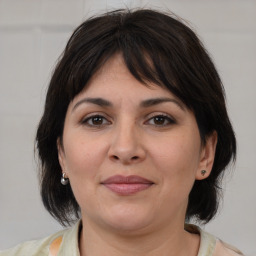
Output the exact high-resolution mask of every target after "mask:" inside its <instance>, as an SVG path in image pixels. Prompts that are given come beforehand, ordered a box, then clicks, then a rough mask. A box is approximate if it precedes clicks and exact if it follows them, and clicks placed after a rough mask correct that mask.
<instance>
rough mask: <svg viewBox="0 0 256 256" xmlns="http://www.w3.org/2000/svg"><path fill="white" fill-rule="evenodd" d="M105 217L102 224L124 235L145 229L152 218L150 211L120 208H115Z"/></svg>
mask: <svg viewBox="0 0 256 256" xmlns="http://www.w3.org/2000/svg"><path fill="white" fill-rule="evenodd" d="M114 208H115V209H112V210H111V211H109V212H108V214H107V216H106V215H105V216H104V217H103V216H102V217H103V218H104V220H103V221H104V222H105V224H107V225H108V226H109V228H112V229H113V230H115V231H116V232H120V233H124V234H125V233H126V232H130V233H131V234H133V233H134V232H139V231H142V230H145V229H147V227H149V226H150V225H151V224H152V222H153V219H154V217H153V216H152V210H151V211H146V209H145V208H144V209H137V207H129V208H128V207H124V208H122V207H120V206H116V207H114Z"/></svg>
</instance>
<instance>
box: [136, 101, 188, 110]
mask: <svg viewBox="0 0 256 256" xmlns="http://www.w3.org/2000/svg"><path fill="white" fill-rule="evenodd" d="M165 102H173V103H175V104H176V105H178V107H179V108H181V109H182V110H185V107H184V106H183V104H181V103H180V102H179V101H177V100H175V99H171V98H153V99H148V100H144V101H142V102H141V103H140V106H141V107H144V108H147V107H151V106H155V105H158V104H161V103H165Z"/></svg>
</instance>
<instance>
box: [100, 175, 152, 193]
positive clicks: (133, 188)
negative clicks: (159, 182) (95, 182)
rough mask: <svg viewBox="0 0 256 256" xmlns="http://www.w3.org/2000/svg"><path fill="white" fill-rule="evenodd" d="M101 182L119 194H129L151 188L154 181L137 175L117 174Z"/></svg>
mask: <svg viewBox="0 0 256 256" xmlns="http://www.w3.org/2000/svg"><path fill="white" fill-rule="evenodd" d="M101 184H102V185H104V186H105V187H106V188H108V189H109V190H111V191H112V192H114V193H116V194H118V195H123V196H128V195H133V194H135V193H138V192H140V191H143V190H146V189H148V188H150V187H151V186H152V185H154V182H153V181H151V180H147V179H145V178H142V177H140V176H136V175H131V176H122V175H115V176H111V177H109V178H108V179H106V180H104V181H103V182H102V183H101Z"/></svg>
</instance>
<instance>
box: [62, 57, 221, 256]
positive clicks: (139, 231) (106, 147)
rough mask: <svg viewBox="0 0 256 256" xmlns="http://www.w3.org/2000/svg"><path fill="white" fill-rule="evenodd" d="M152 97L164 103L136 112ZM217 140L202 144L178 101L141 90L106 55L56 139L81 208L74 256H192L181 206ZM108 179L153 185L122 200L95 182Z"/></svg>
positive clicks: (195, 242)
mask: <svg viewBox="0 0 256 256" xmlns="http://www.w3.org/2000/svg"><path fill="white" fill-rule="evenodd" d="M88 98H90V99H91V98H93V99H95V98H97V99H98V98H101V99H104V100H105V101H108V102H109V103H110V105H109V106H106V105H104V104H103V105H102V102H99V101H97V102H95V101H94V102H91V101H90V102H88ZM156 98H158V99H159V98H161V99H162V98H165V100H164V101H163V102H158V103H157V104H153V105H152V104H148V105H147V106H145V104H144V106H142V102H145V101H147V100H150V99H156ZM166 99H168V101H166ZM151 103H152V102H151ZM93 116H94V118H93ZM95 116H96V117H95ZM216 142H217V135H216V133H213V134H212V136H209V137H208V138H207V141H206V144H205V145H204V146H203V145H202V143H201V139H200V134H199V130H198V126H197V123H196V120H195V116H194V114H193V113H192V112H191V111H190V110H188V109H187V108H186V106H185V105H184V104H183V103H182V102H181V101H180V100H179V99H178V98H177V97H175V96H174V95H173V94H172V93H171V92H169V91H168V90H166V89H164V88H161V87H159V86H157V85H155V84H152V83H149V84H148V86H145V85H143V84H141V83H140V82H139V81H137V80H136V79H135V78H134V77H133V76H132V75H131V74H130V73H129V71H128V69H127V67H126V66H125V64H124V62H123V59H122V57H121V56H120V55H116V56H114V57H112V58H111V59H110V60H109V61H108V62H107V63H106V64H105V65H104V66H103V67H102V68H101V69H100V70H99V71H98V72H97V73H96V74H95V75H94V76H93V78H92V79H91V81H90V82H89V83H88V84H87V86H86V87H85V89H84V90H83V91H82V92H81V93H80V94H79V95H77V96H76V97H75V99H74V100H73V101H72V102H71V103H70V105H69V107H68V110H67V114H66V119H65V124H64V132H63V140H62V143H60V141H59V140H58V150H59V161H60V164H61V167H62V170H63V172H65V173H66V176H67V177H68V178H69V180H70V184H71V187H72V189H73V192H74V195H75V197H76V200H77V202H78V203H79V205H80V207H81V214H82V223H83V229H82V232H81V236H80V245H79V246H80V252H81V255H87V256H93V255H113V256H114V255H119V256H121V255H126V256H128V255H129V256H131V255H133V256H134V255H140V256H143V255H150V256H153V255H163V256H164V255H168V256H171V255H187V256H188V255H191V256H195V255H197V253H198V248H199V240H200V239H199V236H198V235H193V234H190V233H188V232H186V231H185V230H184V220H185V214H186V207H187V204H188V196H189V192H190V191H191V188H192V186H193V183H194V181H195V180H196V179H197V180H200V179H205V178H207V177H208V175H209V174H210V172H211V168H212V164H213V161H214V154H215V148H216ZM202 170H206V171H207V173H206V174H205V175H204V176H202V174H201V171H202ZM113 175H124V176H128V175H138V176H141V177H143V178H146V179H148V180H151V181H153V183H154V184H153V185H152V186H150V187H149V188H148V189H145V190H142V191H140V192H137V193H134V194H132V195H128V196H123V195H119V194H117V193H115V192H113V191H111V190H109V189H108V188H106V186H104V185H102V184H101V183H102V181H104V180H105V179H107V178H109V177H111V176H113Z"/></svg>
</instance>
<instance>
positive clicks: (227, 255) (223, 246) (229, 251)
mask: <svg viewBox="0 0 256 256" xmlns="http://www.w3.org/2000/svg"><path fill="white" fill-rule="evenodd" d="M239 255H244V254H243V253H242V252H241V251H239V250H238V249H237V248H235V247H234V246H232V245H229V244H227V243H225V242H223V241H221V240H217V243H216V247H215V251H214V254H213V256H239Z"/></svg>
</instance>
